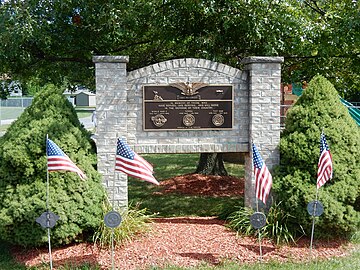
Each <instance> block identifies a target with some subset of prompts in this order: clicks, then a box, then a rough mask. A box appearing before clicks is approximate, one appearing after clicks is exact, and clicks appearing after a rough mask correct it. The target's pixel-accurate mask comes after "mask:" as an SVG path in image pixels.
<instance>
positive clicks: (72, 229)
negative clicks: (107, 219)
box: [0, 86, 105, 246]
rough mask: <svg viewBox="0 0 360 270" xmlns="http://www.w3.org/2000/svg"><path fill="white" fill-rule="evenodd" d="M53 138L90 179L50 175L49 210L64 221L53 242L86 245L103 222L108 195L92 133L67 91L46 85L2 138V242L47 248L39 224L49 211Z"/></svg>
mask: <svg viewBox="0 0 360 270" xmlns="http://www.w3.org/2000/svg"><path fill="white" fill-rule="evenodd" d="M47 134H48V135H49V138H50V139H51V140H53V141H54V142H55V143H56V144H57V145H58V146H59V147H60V148H61V149H62V150H63V151H64V152H65V153H66V154H67V155H68V156H69V157H70V159H71V160H72V161H74V163H76V164H77V165H78V166H79V167H80V168H81V169H82V170H83V171H84V172H85V174H86V175H87V178H88V179H87V180H86V181H83V180H81V179H80V178H79V176H78V175H77V174H75V173H72V172H50V173H49V182H50V187H49V190H50V193H49V210H50V211H51V212H53V213H55V214H57V215H59V216H60V220H59V221H58V222H57V224H56V226H55V227H54V228H53V229H52V233H51V234H52V235H51V237H52V242H53V243H54V244H66V243H70V242H72V241H74V240H75V239H76V240H81V239H82V238H85V237H86V235H87V234H88V233H89V232H92V231H93V230H94V229H95V228H97V227H98V226H99V224H100V223H101V220H102V204H103V202H104V200H105V191H104V188H103V186H102V183H101V179H100V175H99V173H98V172H97V171H96V155H95V149H94V144H93V143H92V141H91V139H90V134H89V133H88V132H87V131H86V130H85V129H84V127H83V126H81V124H80V122H79V120H78V118H77V115H76V112H75V110H74V108H73V106H72V105H71V104H70V102H69V101H68V100H67V99H66V97H65V96H64V95H63V94H62V90H61V89H58V88H56V87H54V86H46V87H45V88H44V89H43V90H42V91H41V92H39V93H38V94H37V95H36V97H35V98H34V100H33V103H32V105H31V106H30V107H28V108H26V109H25V111H24V112H23V114H22V115H21V116H20V117H19V118H18V119H17V120H16V121H15V122H14V123H13V124H12V125H11V126H10V127H9V129H8V130H7V132H6V134H5V135H4V136H3V137H1V138H0V172H1V173H0V239H3V240H6V241H9V242H11V243H14V244H18V245H23V246H39V245H43V244H45V243H47V233H46V230H44V229H43V228H41V226H40V225H39V224H37V223H36V222H35V220H36V218H37V217H39V216H40V215H41V214H42V213H43V212H45V211H46V182H47V180H46V179H47V177H46V172H47V158H46V144H45V138H46V135H47Z"/></svg>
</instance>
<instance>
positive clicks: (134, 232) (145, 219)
mask: <svg viewBox="0 0 360 270" xmlns="http://www.w3.org/2000/svg"><path fill="white" fill-rule="evenodd" d="M111 209H112V208H111V206H110V205H104V213H103V215H104V216H105V214H106V213H107V212H109V211H111ZM146 211H147V209H146V208H143V209H139V207H138V206H134V207H133V206H131V205H130V206H129V208H128V209H126V210H123V211H121V210H119V211H118V212H119V213H121V219H122V221H121V223H120V225H119V226H118V227H116V228H113V229H112V228H109V227H107V226H106V225H105V223H104V222H103V223H101V225H100V226H99V228H98V229H97V231H96V232H95V233H94V236H93V241H94V244H95V245H98V246H99V247H101V248H109V247H111V246H112V240H113V241H114V246H121V245H123V244H124V243H126V242H130V241H131V240H133V239H134V238H135V237H136V236H138V235H141V234H143V233H147V232H149V231H150V230H151V226H150V224H151V218H152V217H153V215H148V214H147V213H146Z"/></svg>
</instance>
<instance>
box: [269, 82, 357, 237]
mask: <svg viewBox="0 0 360 270" xmlns="http://www.w3.org/2000/svg"><path fill="white" fill-rule="evenodd" d="M322 131H324V133H325V135H326V139H327V143H328V145H329V147H330V152H331V154H332V160H333V177H332V179H331V180H329V181H328V182H326V183H325V185H323V186H322V187H320V189H319V193H318V195H319V197H318V199H319V201H320V202H321V203H322V204H323V206H324V213H323V214H322V215H321V216H320V217H318V218H316V226H315V235H317V236H321V235H322V236H325V237H336V236H342V237H344V236H345V237H347V236H348V237H351V235H352V234H354V233H356V232H357V231H359V230H360V129H359V127H358V126H357V124H356V122H355V121H354V120H353V119H352V118H351V116H350V114H349V112H348V110H347V108H346V107H345V106H344V105H342V103H341V102H340V99H339V96H338V93H337V91H336V89H335V88H334V86H333V85H332V84H331V83H330V82H329V81H328V80H326V79H325V78H324V77H323V76H316V77H314V78H313V79H312V80H311V81H310V83H309V85H308V87H307V88H306V90H305V91H304V92H303V94H302V96H301V97H300V98H299V99H298V101H297V102H296V103H295V104H294V106H293V107H292V108H291V109H290V110H289V111H288V114H287V117H286V123H285V129H284V131H283V132H282V135H281V140H280V165H279V166H278V168H276V170H275V173H274V174H273V176H274V177H273V178H274V181H273V182H274V183H273V190H274V193H275V197H276V199H277V200H278V201H282V205H281V207H282V209H283V210H284V211H285V212H286V213H289V215H291V217H290V218H289V219H288V225H289V226H290V227H298V226H299V224H300V225H301V226H302V227H303V228H304V230H305V232H306V233H307V234H308V235H310V233H311V226H312V217H311V216H310V215H309V214H308V212H307V204H308V203H309V202H311V201H313V200H315V196H316V181H317V170H318V161H319V157H320V149H319V145H320V143H319V140H320V134H321V132H322Z"/></svg>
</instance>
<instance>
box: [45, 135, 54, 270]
mask: <svg viewBox="0 0 360 270" xmlns="http://www.w3.org/2000/svg"><path fill="white" fill-rule="evenodd" d="M48 138H49V135H48V134H46V156H47V153H48V145H47V142H48ZM49 193H50V191H49V170H48V169H46V211H47V212H48V211H49ZM48 222H49V217H48ZM50 239H51V238H50V228H49V227H48V243H49V260H50V270H52V269H53V264H52V255H51V240H50Z"/></svg>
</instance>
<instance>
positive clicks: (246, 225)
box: [227, 203, 301, 245]
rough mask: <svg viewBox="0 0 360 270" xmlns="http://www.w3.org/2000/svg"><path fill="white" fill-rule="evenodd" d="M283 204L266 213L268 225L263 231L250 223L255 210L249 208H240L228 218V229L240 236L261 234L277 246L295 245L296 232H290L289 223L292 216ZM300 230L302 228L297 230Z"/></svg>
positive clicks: (274, 205) (278, 204)
mask: <svg viewBox="0 0 360 270" xmlns="http://www.w3.org/2000/svg"><path fill="white" fill-rule="evenodd" d="M280 204H281V203H274V204H273V205H272V206H271V208H270V210H269V211H268V213H266V224H265V226H264V227H262V228H261V229H259V230H257V229H255V228H254V227H253V226H252V225H251V223H250V217H251V215H252V214H254V212H255V211H254V210H253V209H251V208H248V207H239V209H238V210H237V211H235V212H233V213H232V214H231V215H230V216H229V217H228V218H227V221H228V227H229V228H231V229H232V230H235V231H236V232H237V233H238V234H239V235H246V236H257V235H258V233H259V232H260V234H261V237H263V238H269V239H271V240H273V241H274V243H275V244H276V245H280V244H288V243H290V242H292V243H295V235H296V232H294V231H292V230H290V229H289V228H288V226H287V221H288V218H289V217H290V215H289V214H288V213H285V212H284V211H283V210H282V209H281V207H280ZM297 229H298V230H300V229H301V228H297Z"/></svg>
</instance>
